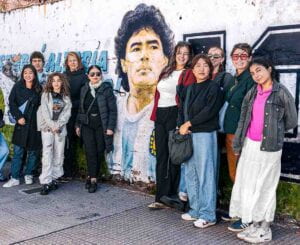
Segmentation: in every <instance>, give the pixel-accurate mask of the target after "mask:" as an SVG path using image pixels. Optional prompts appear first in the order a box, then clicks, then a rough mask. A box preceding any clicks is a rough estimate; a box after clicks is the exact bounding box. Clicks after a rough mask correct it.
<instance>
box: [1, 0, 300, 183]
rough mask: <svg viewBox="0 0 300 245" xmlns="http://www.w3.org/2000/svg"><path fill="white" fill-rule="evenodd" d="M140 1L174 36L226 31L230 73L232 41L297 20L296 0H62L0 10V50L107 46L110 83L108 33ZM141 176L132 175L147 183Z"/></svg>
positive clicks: (112, 32) (111, 53) (251, 39)
mask: <svg viewBox="0 0 300 245" xmlns="http://www.w3.org/2000/svg"><path fill="white" fill-rule="evenodd" d="M143 2H144V3H146V4H147V5H154V6H156V7H157V8H159V9H160V11H161V12H162V14H163V15H164V17H165V19H166V22H167V23H168V24H169V26H170V27H171V29H172V30H173V32H174V34H175V41H179V40H182V39H183V35H184V34H190V33H201V32H212V31H226V54H227V58H228V61H227V64H226V66H227V67H226V68H227V70H228V71H229V72H232V73H234V70H233V68H232V64H231V62H230V59H229V57H228V56H229V54H230V50H231V49H232V47H233V45H234V44H235V43H238V42H247V43H249V44H250V45H253V44H254V43H255V42H256V41H257V39H258V38H259V37H260V36H261V34H262V33H263V32H264V31H265V30H266V28H267V27H270V26H284V25H294V24H300V15H299V13H300V0H295V1H289V0H277V1H276V0H270V1H263V0H252V1H250V0H223V1H220V0H201V1H200V0H166V1H161V0H147V1H138V0H127V1H120V0H106V1H104V0H65V1H60V2H57V3H54V4H47V5H43V6H33V7H30V8H26V9H20V10H15V11H12V12H10V13H3V14H0V33H1V35H0V55H13V54H18V53H20V54H24V53H27V54H30V53H31V52H32V51H34V50H42V47H43V45H44V44H46V46H44V50H43V51H44V55H45V57H46V59H47V58H48V56H49V55H50V53H57V52H62V53H64V52H66V51H86V50H88V51H89V50H90V51H92V52H93V51H95V50H97V51H99V52H100V51H107V54H108V56H107V57H108V58H107V62H108V63H107V64H108V68H107V71H106V72H105V74H104V76H105V78H112V80H113V81H114V82H115V83H116V81H117V75H116V74H115V66H116V58H115V54H114V38H115V36H116V33H117V30H118V28H119V26H120V24H121V20H122V18H123V16H124V14H125V13H126V12H127V11H128V10H133V9H134V8H135V7H136V6H137V5H138V4H139V3H143ZM0 62H3V60H1V61H0ZM62 63H63V58H62V60H61V65H62ZM296 96H297V95H296ZM298 96H299V95H298ZM147 123H148V122H147ZM298 138H299V137H298ZM297 140H298V139H297ZM141 144H143V142H141ZM140 164H142V163H140ZM112 168H113V166H112ZM118 169H119V168H117V169H116V171H118ZM142 171H143V170H142ZM144 171H145V173H146V172H147V171H149V166H144ZM147 175H148V174H142V175H140V177H136V178H134V180H135V181H143V182H148V181H150V180H151V178H149V176H147ZM150 177H151V176H150Z"/></svg>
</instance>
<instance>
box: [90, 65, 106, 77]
mask: <svg viewBox="0 0 300 245" xmlns="http://www.w3.org/2000/svg"><path fill="white" fill-rule="evenodd" d="M93 68H96V69H97V70H99V71H100V74H101V75H102V70H101V68H100V66H98V65H91V66H90V67H89V69H88V70H87V74H89V73H90V71H91V70H92V69H93Z"/></svg>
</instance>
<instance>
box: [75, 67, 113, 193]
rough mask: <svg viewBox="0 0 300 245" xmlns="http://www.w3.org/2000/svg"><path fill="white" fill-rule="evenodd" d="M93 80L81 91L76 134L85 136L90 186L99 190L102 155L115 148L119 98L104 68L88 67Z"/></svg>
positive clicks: (90, 188)
mask: <svg viewBox="0 0 300 245" xmlns="http://www.w3.org/2000/svg"><path fill="white" fill-rule="evenodd" d="M88 77H89V80H90V82H89V83H87V84H85V85H84V87H83V88H82V89H81V93H80V104H79V112H78V116H77V120H76V133H77V135H78V136H81V138H82V140H83V144H84V148H85V153H86V158H87V165H88V166H87V167H88V177H87V181H86V185H85V187H86V189H88V191H89V193H93V192H95V191H96V190H97V176H98V174H99V170H100V161H101V156H102V155H103V154H104V151H105V150H106V152H107V153H109V152H110V151H112V149H113V134H114V129H115V126H116V122H117V105H116V98H115V96H114V94H113V88H112V85H111V83H110V82H105V81H104V82H103V81H102V72H101V68H100V67H99V66H97V65H93V66H91V67H90V68H89V69H88Z"/></svg>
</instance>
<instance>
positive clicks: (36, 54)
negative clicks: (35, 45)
mask: <svg viewBox="0 0 300 245" xmlns="http://www.w3.org/2000/svg"><path fill="white" fill-rule="evenodd" d="M33 59H41V60H42V62H43V64H45V57H44V55H43V54H42V53H41V52H39V51H34V52H33V53H32V54H31V55H30V64H32V60H33Z"/></svg>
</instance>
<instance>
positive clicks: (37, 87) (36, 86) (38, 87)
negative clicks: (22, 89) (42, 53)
mask: <svg viewBox="0 0 300 245" xmlns="http://www.w3.org/2000/svg"><path fill="white" fill-rule="evenodd" d="M25 69H30V70H31V71H32V72H33V75H34V78H33V81H32V83H33V84H32V89H34V90H35V92H37V93H38V94H39V93H40V92H41V91H42V87H41V85H40V83H39V79H38V75H37V71H36V69H35V68H34V66H33V65H31V64H28V65H25V66H24V67H23V69H22V72H21V79H20V81H21V82H22V83H23V84H24V85H25V86H26V81H25V79H24V72H25Z"/></svg>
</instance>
